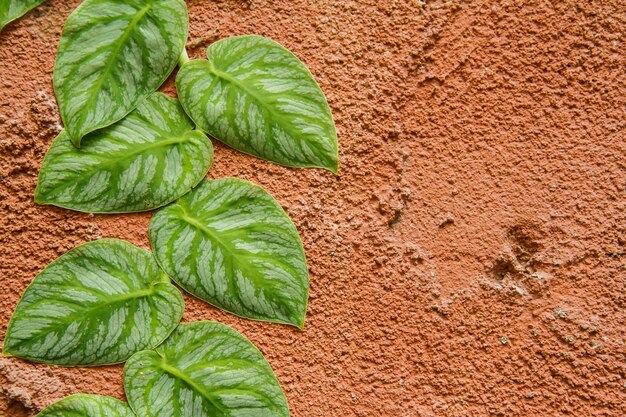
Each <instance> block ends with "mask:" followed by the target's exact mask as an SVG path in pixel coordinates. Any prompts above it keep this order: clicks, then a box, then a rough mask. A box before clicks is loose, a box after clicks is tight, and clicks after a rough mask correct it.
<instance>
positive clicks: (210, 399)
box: [124, 321, 289, 417]
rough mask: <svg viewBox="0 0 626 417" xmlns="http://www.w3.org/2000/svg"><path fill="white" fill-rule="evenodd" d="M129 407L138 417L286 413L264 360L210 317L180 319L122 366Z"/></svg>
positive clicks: (271, 416)
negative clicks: (149, 348)
mask: <svg viewBox="0 0 626 417" xmlns="http://www.w3.org/2000/svg"><path fill="white" fill-rule="evenodd" d="M124 389H125V391H126V397H127V398H128V402H129V403H130V406H131V407H132V409H133V410H134V411H135V413H136V414H137V415H138V416H142V417H190V416H198V417H199V416H211V417H218V416H219V417H288V416H289V409H288V407H287V401H286V399H285V396H284V394H283V392H282V390H281V388H280V385H279V383H278V380H277V379H276V377H275V376H274V373H273V372H272V368H270V366H269V364H268V363H267V361H266V360H265V358H264V357H263V355H262V354H261V352H259V350H258V349H257V348H256V347H254V345H253V344H252V343H251V342H250V341H249V340H248V339H246V338H245V337H244V336H243V335H241V334H240V333H238V332H237V331H235V330H233V329H231V328H230V327H228V326H226V325H224V324H221V323H216V322H208V321H204V322H194V323H187V324H181V325H180V326H178V328H177V329H176V330H175V331H174V333H172V335H171V336H170V337H169V338H168V339H167V340H166V341H165V343H163V344H162V345H161V346H159V347H158V348H157V349H156V351H143V352H138V353H136V354H135V355H133V356H132V357H131V358H130V359H129V360H128V362H127V363H126V366H125V367H124Z"/></svg>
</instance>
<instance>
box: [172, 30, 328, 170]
mask: <svg viewBox="0 0 626 417" xmlns="http://www.w3.org/2000/svg"><path fill="white" fill-rule="evenodd" d="M207 57H208V60H193V61H189V62H187V63H186V64H185V65H183V67H182V68H181V69H180V71H179V73H178V75H177V77H176V87H177V89H178V93H179V98H180V101H181V103H182V105H183V107H184V108H185V110H186V111H187V114H189V116H190V117H191V119H192V120H193V121H194V122H196V124H197V125H198V126H199V127H200V128H201V129H203V130H204V131H205V132H207V133H208V134H210V135H211V136H214V137H215V138H216V139H219V140H221V141H222V142H224V143H226V144H227V145H229V146H231V147H233V148H235V149H238V150H240V151H243V152H246V153H248V154H251V155H255V156H258V157H261V158H263V159H267V160H269V161H273V162H277V163H279V164H282V165H286V166H290V167H321V168H326V169H329V170H331V171H332V172H335V173H336V172H337V133H336V130H335V124H334V122H333V118H332V115H331V112H330V108H329V107H328V103H327V102H326V98H325V97H324V94H323V93H322V90H321V89H320V88H319V86H318V85H317V83H316V82H315V80H314V79H313V76H312V75H311V73H310V72H309V70H308V69H307V68H306V66H305V65H304V64H303V63H302V62H300V60H298V58H296V57H295V56H294V55H293V54H292V53H291V52H289V51H288V50H287V49H285V48H283V47H282V46H281V45H279V44H278V43H276V42H274V41H272V40H270V39H266V38H263V37H260V36H237V37H232V38H227V39H223V40H221V41H219V42H216V43H214V44H212V45H211V46H210V47H209V49H208V50H207Z"/></svg>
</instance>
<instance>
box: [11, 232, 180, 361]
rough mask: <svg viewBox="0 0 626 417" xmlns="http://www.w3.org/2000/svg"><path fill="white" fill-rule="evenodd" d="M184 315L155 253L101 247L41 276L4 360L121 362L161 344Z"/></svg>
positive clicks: (106, 243)
mask: <svg viewBox="0 0 626 417" xmlns="http://www.w3.org/2000/svg"><path fill="white" fill-rule="evenodd" d="M183 308H184V304H183V298H182V296H181V294H180V291H178V289H176V287H174V286H173V285H172V284H171V283H170V281H169V279H168V278H167V277H166V276H165V275H164V274H163V273H162V272H161V270H159V267H158V265H157V264H156V262H155V261H154V258H153V256H152V254H151V253H150V252H148V251H146V250H143V249H140V248H138V247H136V246H133V245H131V244H130V243H128V242H124V241H121V240H116V239H102V240H97V241H94V242H90V243H87V244H84V245H81V246H79V247H77V248H74V249H72V250H70V251H69V252H67V253H66V254H65V255H63V256H61V257H60V258H59V259H57V260H55V261H54V262H52V263H51V264H50V265H48V266H47V267H46V268H45V269H44V270H43V271H42V272H41V273H39V275H37V277H36V278H35V279H34V280H33V282H32V283H31V284H30V286H29V287H28V288H27V289H26V292H25V293H24V296H23V297H22V299H21V300H20V302H19V303H18V305H17V307H16V309H15V312H14V313H13V317H12V318H11V321H10V323H9V327H8V329H7V334H6V339H5V341H4V352H3V353H4V355H5V356H6V355H13V356H17V357H20V358H24V359H29V360H34V361H39V362H45V363H50V364H55V365H69V366H73V365H104V364H113V363H119V362H123V361H125V360H126V359H128V357H130V356H131V355H132V354H133V353H135V352H137V351H139V350H142V349H150V348H153V347H154V346H157V345H158V344H159V343H161V342H162V341H163V340H164V339H165V338H166V337H167V336H168V335H169V334H170V332H171V331H172V330H173V329H174V328H175V327H176V325H177V324H178V322H179V321H180V318H181V317H182V314H183Z"/></svg>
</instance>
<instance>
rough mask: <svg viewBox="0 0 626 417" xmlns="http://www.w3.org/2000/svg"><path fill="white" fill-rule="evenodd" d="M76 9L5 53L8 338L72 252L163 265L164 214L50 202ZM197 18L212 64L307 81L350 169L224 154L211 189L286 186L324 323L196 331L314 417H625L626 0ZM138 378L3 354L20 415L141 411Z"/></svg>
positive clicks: (407, 1) (308, 6)
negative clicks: (21, 306)
mask: <svg viewBox="0 0 626 417" xmlns="http://www.w3.org/2000/svg"><path fill="white" fill-rule="evenodd" d="M423 3H425V4H423ZM77 4H78V1H70V0H50V1H48V2H47V3H46V4H45V5H43V6H41V7H39V9H38V10H37V11H36V12H35V13H30V14H29V15H27V16H26V17H25V18H23V19H22V20H20V21H18V22H16V23H14V24H11V25H9V26H7V27H6V28H5V30H4V31H3V33H2V35H0V158H1V161H0V285H1V286H2V288H1V289H0V307H1V308H0V338H3V336H4V333H5V331H6V325H7V322H8V320H9V317H10V314H11V312H12V311H13V308H14V306H15V304H16V303H17V300H18V299H19V297H20V295H21V294H22V292H23V291H24V289H25V287H26V286H27V285H28V283H29V282H30V281H31V280H32V279H33V277H34V276H35V275H36V273H37V272H38V271H40V270H41V269H42V268H43V267H44V266H45V265H46V264H47V263H49V262H50V261H52V260H53V259H55V258H56V257H57V256H59V255H60V254H62V253H64V252H65V251H66V250H68V249H70V248H71V247H73V246H75V245H77V244H79V243H82V242H85V241H87V240H92V239H96V238H99V237H118V238H123V239H127V240H130V241H131V242H133V243H135V244H138V245H140V246H143V247H146V248H148V237H147V227H148V222H149V220H150V216H151V214H150V213H144V214H134V215H116V216H93V215H87V214H79V213H74V212H70V211H67V210H62V209H56V208H52V207H42V206H37V205H35V204H34V203H33V200H32V195H33V190H34V187H35V182H36V175H37V171H38V168H39V164H40V162H41V160H42V158H43V155H44V153H45V151H46V149H47V148H48V146H49V144H50V142H51V141H52V139H53V138H54V136H55V135H56V133H58V131H59V129H60V128H61V126H60V124H59V123H60V119H59V116H58V113H57V107H56V104H55V101H54V96H53V91H52V85H51V77H52V67H53V61H54V56H55V50H56V45H57V42H58V39H59V36H60V31H61V27H62V24H63V21H64V19H65V18H66V17H67V15H68V14H69V13H70V12H71V10H72V9H73V8H74V7H75V6H76V5H77ZM188 6H189V11H190V16H191V22H190V24H191V28H190V40H191V42H192V45H190V46H191V48H190V55H191V56H192V57H199V56H202V55H203V49H204V48H203V46H204V45H203V44H206V43H208V42H211V41H212V40H214V39H217V38H220V37H225V36H229V35H236V34H245V33H256V34H261V35H265V36H269V37H271V38H273V39H275V40H277V41H279V42H281V43H282V44H284V45H285V46H287V47H288V48H290V49H291V50H292V51H294V52H295V53H296V54H297V55H298V56H299V57H301V59H302V60H303V61H304V62H306V63H307V65H309V67H310V68H311V71H312V72H313V74H314V75H315V76H316V78H317V79H318V81H319V83H320V84H321V86H322V88H323V90H324V91H325V92H326V94H327V96H328V99H329V102H330V104H331V107H332V109H333V112H334V115H335V119H336V122H337V127H338V131H339V143H340V175H339V177H334V176H333V175H332V174H330V173H328V172H325V171H321V170H292V169H288V168H283V167H279V166H277V165H273V164H270V163H266V162H263V161H260V160H257V159H254V158H252V157H248V156H245V155H243V154H240V153H237V152H234V151H232V150H230V149H228V148H226V147H225V146H223V145H221V144H219V143H215V146H216V151H215V163H214V165H213V168H212V170H211V172H210V173H209V176H210V177H225V176H236V177H241V178H246V179H249V180H251V181H254V182H256V183H258V184H261V185H262V186H264V187H266V188H267V189H268V190H269V191H270V192H272V193H273V194H274V196H275V197H276V198H277V199H278V200H279V201H280V202H281V204H282V205H283V206H284V207H285V208H286V209H287V211H288V212H289V214H290V215H291V216H292V218H293V220H294V222H295V224H296V225H297V227H298V229H299V231H300V233H301V235H302V239H303V242H304V245H305V249H306V252H307V256H308V259H309V263H310V270H311V297H310V303H309V309H308V316H307V322H306V329H305V331H304V332H301V331H298V330H294V329H292V328H289V327H286V326H280V325H274V324H264V323H258V322H251V321H246V320H242V319H239V318H237V317H234V316H232V315H228V314H225V313H222V312H219V311H217V310H216V309H214V308H211V307H209V306H208V305H207V304H205V303H202V302H200V301H198V300H196V299H193V298H191V297H186V302H187V310H186V313H185V317H184V320H186V321H189V320H196V319H211V320H219V321H222V322H224V323H227V324H229V325H231V326H233V327H235V328H236V329H238V330H240V331H242V332H243V333H244V334H245V335H246V336H248V337H249V338H250V339H251V340H252V341H253V342H254V343H256V344H257V345H258V346H259V348H260V349H261V350H262V351H263V352H264V353H265V355H266V356H267V358H268V360H269V362H270V363H271V365H272V366H273V368H274V369H275V371H276V374H277V376H278V378H279V380H280V382H281V383H282V385H283V387H284V389H285V392H286V395H287V398H288V400H289V404H290V407H291V410H292V415H293V416H294V417H305V416H309V417H335V416H336V417H352V416H359V417H365V416H368V417H369V416H393V417H395V416H397V417H409V416H410V417H416V416H423V417H425V416H488V415H489V416H491V415H494V416H561V415H574V416H623V415H626V357H625V355H626V348H625V340H624V337H625V334H626V313H625V307H626V304H625V303H626V298H625V297H626V293H625V291H626V290H625V285H626V263H625V259H626V258H625V256H624V251H625V244H626V234H625V230H626V214H625V213H626V203H625V202H626V195H625V189H626V157H625V156H626V130H625V129H626V46H625V42H626V38H625V31H626V3H624V1H621V0H606V1H599V0H598V1H583V2H581V1H551V2H550V1H535V0H531V1H528V0H525V1H513V0H510V1H505V0H502V1H483V2H479V1H466V2H462V1H452V0H451V1H425V2H422V1H420V0H397V1H391V0H360V1H356V0H341V1H339V0H336V1H330V0H326V1H323V0H319V1H314V0H301V1H300V0H294V1H288V2H285V1H269V0H267V1H262V0H250V1H238V0H222V1H208V0H194V1H188ZM165 90H166V91H167V92H170V93H173V91H174V90H173V83H172V82H171V80H170V81H169V82H168V84H167V87H166V89H165ZM121 369H122V367H121V366H108V367H100V368H73V369H68V368H60V367H53V366H47V365H39V364H33V363H28V362H25V361H21V360H18V359H14V358H10V359H9V358H1V359H0V385H1V387H2V394H1V395H0V415H3V416H22V415H33V414H34V413H35V412H36V411H38V410H40V409H42V408H43V407H45V406H46V405H48V404H49V403H51V402H52V401H54V400H57V399H60V398H61V397H63V396H65V395H68V394H71V393H75V392H79V391H83V392H94V393H102V394H109V395H113V396H116V397H119V398H123V390H122V384H121Z"/></svg>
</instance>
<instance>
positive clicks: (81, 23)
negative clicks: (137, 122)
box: [54, 0, 188, 146]
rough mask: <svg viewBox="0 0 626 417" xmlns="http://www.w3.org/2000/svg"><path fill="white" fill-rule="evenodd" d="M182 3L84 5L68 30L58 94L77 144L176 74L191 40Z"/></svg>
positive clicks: (102, 1) (101, 1) (111, 0)
mask: <svg viewBox="0 0 626 417" xmlns="http://www.w3.org/2000/svg"><path fill="white" fill-rule="evenodd" d="M187 26H188V18H187V8H186V6H185V2H184V1H183V0H158V1H155V0H85V1H84V2H83V3H82V4H81V5H80V6H78V8H77V9H76V10H75V11H74V12H73V13H72V14H71V15H70V17H69V18H68V19H67V22H66V23H65V27H64V28H63V34H62V36H61V42H60V43H59V50H58V53H57V57H56V62H55V64H54V91H55V93H56V97H57V101H58V103H59V110H60V112H61V118H62V119H63V123H64V124H65V129H66V130H67V133H68V135H69V137H70V138H71V140H72V142H73V143H74V144H75V145H76V146H80V142H81V139H82V137H83V136H84V135H86V134H87V133H89V132H93V131H94V130H97V129H100V128H103V127H106V126H109V125H110V124H112V123H115V122H117V121H118V120H120V119H121V118H122V117H124V116H125V115H126V114H128V113H129V112H130V111H131V110H133V109H134V108H135V107H136V106H137V104H139V102H140V101H141V100H142V99H143V98H144V97H146V96H147V95H148V94H150V93H152V92H153V91H156V90H157V89H158V88H159V86H160V85H161V84H163V82H164V81H165V79H166V78H167V77H168V75H169V74H170V73H171V72H172V70H173V69H174V67H175V66H176V63H177V62H178V58H179V56H180V54H181V53H182V51H183V48H184V46H185V41H186V39H187Z"/></svg>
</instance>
